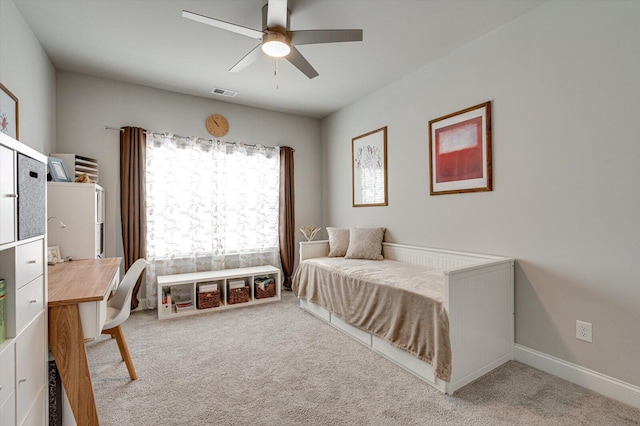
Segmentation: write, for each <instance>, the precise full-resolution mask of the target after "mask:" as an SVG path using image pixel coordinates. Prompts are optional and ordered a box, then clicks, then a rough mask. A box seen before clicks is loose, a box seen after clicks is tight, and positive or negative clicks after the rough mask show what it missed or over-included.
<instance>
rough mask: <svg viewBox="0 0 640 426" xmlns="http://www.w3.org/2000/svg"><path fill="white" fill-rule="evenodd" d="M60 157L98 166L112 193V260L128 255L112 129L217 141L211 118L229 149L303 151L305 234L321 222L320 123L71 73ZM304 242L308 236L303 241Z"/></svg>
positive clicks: (300, 216)
mask: <svg viewBox="0 0 640 426" xmlns="http://www.w3.org/2000/svg"><path fill="white" fill-rule="evenodd" d="M56 81H57V123H58V127H57V129H58V132H57V141H58V142H57V147H56V152H59V153H76V154H80V155H85V156H88V157H92V158H96V159H97V160H98V163H99V167H100V185H102V186H104V187H105V191H106V198H107V202H106V209H107V212H106V253H107V256H121V255H122V235H121V225H120V186H119V185H120V183H119V182H120V180H119V179H120V177H119V161H120V158H119V150H120V145H119V143H120V142H119V140H120V133H119V132H117V131H112V130H105V126H113V127H117V128H119V127H121V126H139V127H143V128H145V129H147V130H151V131H154V132H160V133H162V132H166V133H168V132H172V133H174V134H178V135H183V136H198V137H204V138H211V137H212V136H211V135H209V133H207V130H206V127H205V120H206V118H207V117H208V116H209V115H211V114H213V113H220V114H223V115H225V116H226V117H227V119H228V120H229V126H230V131H229V133H228V134H227V136H226V137H225V139H226V140H229V141H242V142H245V143H250V144H262V145H267V146H276V145H282V146H284V145H286V146H291V147H293V148H294V149H295V160H294V162H295V183H296V222H297V223H298V225H297V227H299V226H302V225H306V224H317V225H319V224H320V222H321V213H320V212H321V201H320V197H318V196H317V194H318V193H319V192H320V181H321V175H320V172H321V171H320V162H319V160H318V159H319V158H320V136H319V135H320V121H319V120H317V119H312V118H305V117H300V116H295V115H290V114H283V113H277V112H271V111H266V110H262V109H257V108H251V107H245V106H241V105H235V104H230V103H225V102H218V101H215V100H211V99H205V98H198V97H193V96H187V95H181V94H177V93H173V92H167V91H164V90H158V89H152V88H148V87H143V86H137V85H132V84H125V83H121V82H116V81H112V80H105V79H100V78H95V77H89V76H85V75H81V74H74V73H70V72H65V71H58V73H57V79H56ZM297 237H298V239H299V238H300V237H301V236H299V235H298V236H297Z"/></svg>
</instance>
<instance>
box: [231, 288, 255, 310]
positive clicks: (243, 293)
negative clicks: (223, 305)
mask: <svg viewBox="0 0 640 426" xmlns="http://www.w3.org/2000/svg"><path fill="white" fill-rule="evenodd" d="M250 290H251V289H250V288H249V286H248V285H246V286H244V287H241V288H230V289H229V294H228V299H229V304H230V305H234V304H236V303H245V302H248V301H249V299H250V298H251V295H250V294H249V293H250Z"/></svg>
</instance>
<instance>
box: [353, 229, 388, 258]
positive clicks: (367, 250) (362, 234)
mask: <svg viewBox="0 0 640 426" xmlns="http://www.w3.org/2000/svg"><path fill="white" fill-rule="evenodd" d="M385 230H386V228H350V229H349V248H348V249H347V254H346V255H345V256H344V257H345V259H370V260H382V259H384V257H382V240H383V239H384V231H385Z"/></svg>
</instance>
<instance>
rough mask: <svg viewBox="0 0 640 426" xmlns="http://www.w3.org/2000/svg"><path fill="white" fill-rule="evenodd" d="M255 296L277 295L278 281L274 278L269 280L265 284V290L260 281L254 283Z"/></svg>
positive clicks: (263, 297)
mask: <svg viewBox="0 0 640 426" xmlns="http://www.w3.org/2000/svg"><path fill="white" fill-rule="evenodd" d="M254 290H255V298H256V299H266V298H267V297H275V295H276V283H275V281H274V280H271V281H269V282H267V283H266V284H265V285H264V290H262V289H261V288H260V286H259V285H258V283H256V284H254Z"/></svg>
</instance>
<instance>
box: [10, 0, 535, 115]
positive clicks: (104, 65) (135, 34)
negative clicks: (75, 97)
mask: <svg viewBox="0 0 640 426" xmlns="http://www.w3.org/2000/svg"><path fill="white" fill-rule="evenodd" d="M14 1H15V3H16V5H17V6H18V8H19V9H20V11H21V12H22V14H23V16H24V18H25V20H26V21H27V22H28V24H29V25H30V26H31V28H32V29H33V31H34V33H35V34H36V36H37V37H38V39H39V40H40V42H41V43H42V45H43V46H44V49H45V50H46V52H47V54H48V55H49V57H50V58H51V61H52V62H53V64H54V65H55V67H56V68H57V69H60V70H67V71H74V72H78V73H82V74H88V75H93V76H98V77H103V78H108V79H113V80H119V81H124V82H130V83H135V84H141V85H145V86H150V87H155V88H160V89H164V90H170V91H174V92H179V93H185V94H189V95H195V96H201V97H208V98H212V99H217V100H222V101H228V102H233V103H238V104H243V105H250V106H254V107H260V108H266V109H270V110H274V111H282V112H288V113H294V114H299V115H305V116H310V117H316V118H321V117H325V116H326V115H328V114H330V113H332V112H334V111H336V110H339V109H340V108H342V107H344V106H346V105H348V104H350V103H352V102H354V101H355V100H357V99H359V98H361V97H362V96H364V95H366V94H367V93H370V92H372V91H374V90H376V89H378V88H380V87H383V86H385V85H387V84H389V83H390V82H392V81H395V80H398V79H399V78H401V77H402V76H404V75H407V74H409V73H411V72H413V71H415V70H417V69H419V68H421V67H423V66H425V65H426V64H428V63H430V62H432V61H434V60H435V59H437V58H439V57H442V56H443V55H446V54H447V53H448V52H451V51H453V50H455V49H457V48H459V47H460V46H462V45H464V44H467V43H469V42H470V41H472V40H474V39H476V38H478V37H480V36H482V35H483V34H486V33H488V32H490V31H492V30H494V29H495V28H497V27H499V26H501V25H503V24H505V23H507V22H509V21H511V20H513V19H514V18H516V17H517V16H519V15H522V14H523V13H526V12H527V11H529V10H531V9H533V8H535V7H537V6H539V5H540V4H542V3H544V1H545V0H423V1H419V0H369V1H355V0H289V9H290V10H291V28H290V29H291V30H301V29H351V28H354V29H363V32H364V36H363V38H364V40H363V41H362V42H351V43H335V44H319V45H304V46H299V47H298V49H299V50H300V52H301V53H302V54H303V55H304V56H305V57H306V58H307V60H308V61H309V62H310V63H311V65H313V67H314V68H315V69H316V70H317V71H318V72H319V73H320V75H319V76H318V77H316V78H314V79H312V80H310V79H308V78H307V77H305V75H304V74H302V73H301V72H300V71H298V70H297V69H296V68H294V67H293V65H291V64H289V63H288V62H287V61H285V60H279V61H278V70H279V71H278V77H277V79H276V77H275V76H274V69H275V60H274V59H272V58H268V57H263V58H262V59H260V60H259V61H258V62H256V63H254V64H252V65H250V66H249V67H248V68H246V69H245V70H243V71H241V72H240V73H229V72H228V70H229V68H231V67H232V66H233V65H234V64H235V63H236V62H237V61H239V60H240V59H241V58H242V57H243V56H244V55H245V54H246V53H248V52H249V51H250V50H251V49H253V48H254V47H255V46H256V45H257V44H258V43H257V42H256V41H255V40H253V39H250V38H247V37H243V36H241V35H238V34H235V33H230V32H227V31H224V30H221V29H218V28H214V27H210V26H207V25H204V24H201V23H197V22H194V21H190V20H188V19H184V18H182V17H181V12H182V10H183V9H186V10H189V11H192V12H196V13H199V14H202V15H207V16H210V17H214V18H217V19H221V20H224V21H228V22H232V23H236V24H239V25H243V26H246V27H251V28H255V29H258V30H259V29H261V22H262V21H261V19H262V18H261V17H262V12H261V10H262V6H263V5H264V4H265V3H266V0H129V1H124V0H14ZM214 87H220V88H224V89H231V90H235V91H238V92H239V93H238V95H237V96H236V97H235V98H226V97H221V96H220V95H214V94H212V93H211V90H212V89H213V88H214Z"/></svg>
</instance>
